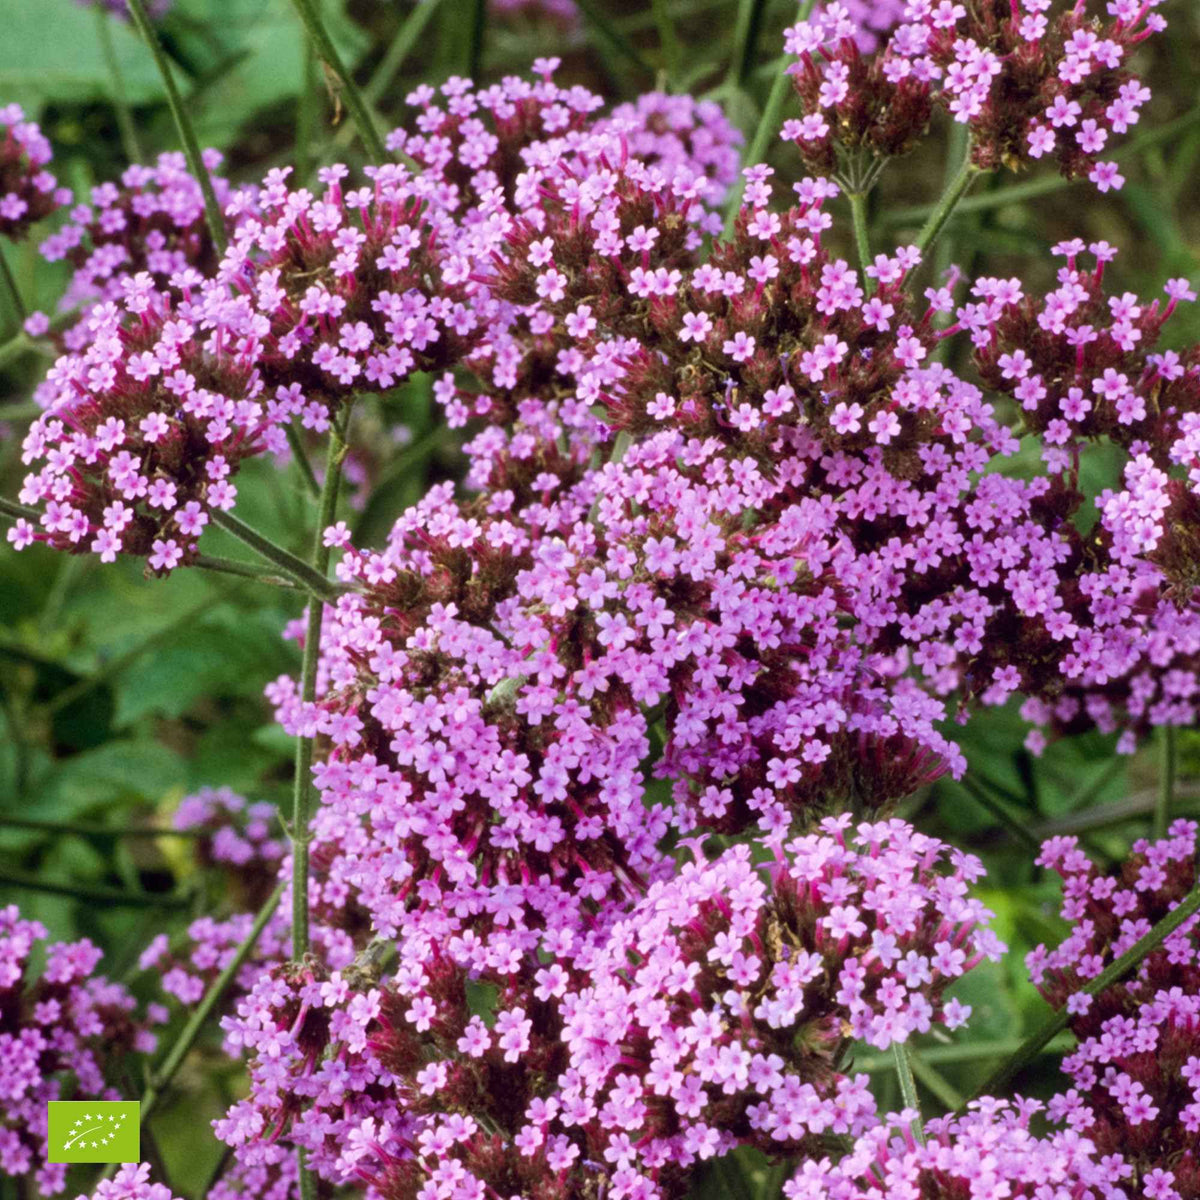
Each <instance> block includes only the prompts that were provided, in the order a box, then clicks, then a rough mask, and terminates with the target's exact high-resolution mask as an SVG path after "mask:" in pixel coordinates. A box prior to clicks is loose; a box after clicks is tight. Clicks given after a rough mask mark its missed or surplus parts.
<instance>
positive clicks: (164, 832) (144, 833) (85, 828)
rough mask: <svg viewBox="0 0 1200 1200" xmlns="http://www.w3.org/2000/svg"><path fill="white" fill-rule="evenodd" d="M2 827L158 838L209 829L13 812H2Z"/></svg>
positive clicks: (191, 835) (90, 835)
mask: <svg viewBox="0 0 1200 1200" xmlns="http://www.w3.org/2000/svg"><path fill="white" fill-rule="evenodd" d="M0 829H31V830H34V831H35V832H37V833H56V834H63V835H64V836H71V837H85V838H98V839H101V840H103V839H104V838H156V837H181V838H195V837H206V836H207V835H208V834H210V833H211V832H212V830H209V829H150V828H147V827H144V826H143V827H140V828H134V829H122V828H111V827H109V826H107V825H86V824H83V823H81V822H78V821H44V820H42V819H40V818H38V817H16V816H13V815H12V814H11V813H0Z"/></svg>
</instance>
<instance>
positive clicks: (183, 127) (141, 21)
mask: <svg viewBox="0 0 1200 1200" xmlns="http://www.w3.org/2000/svg"><path fill="white" fill-rule="evenodd" d="M125 3H126V4H127V5H128V6H129V15H130V16H131V17H132V18H133V23H134V24H135V25H136V26H137V27H138V32H139V33H141V35H142V40H143V41H144V42H145V43H146V45H147V46H148V47H149V48H150V53H151V54H152V55H154V64H155V66H157V67H158V73H159V74H160V75H161V76H162V80H163V86H164V87H165V88H166V89H167V105H168V107H169V108H170V110H171V116H172V117H174V118H175V128H176V129H177V130H178V132H179V140H180V141H181V142H183V153H184V157H185V158H186V159H187V164H188V170H189V171H191V173H192V176H193V177H194V178H195V180H196V182H197V183H198V184H199V185H200V194H201V195H202V196H203V197H204V219H205V222H206V223H207V224H208V232H209V234H210V235H211V237H212V240H213V245H214V246H216V248H217V251H218V252H219V253H221V254H224V252H225V246H226V244H227V242H226V238H225V219H224V217H223V216H222V215H221V206H220V204H218V203H217V193H216V192H215V191H214V190H213V182H212V178H211V177H210V175H209V173H208V168H207V167H206V166H205V165H204V159H203V158H202V157H201V154H200V143H199V142H198V141H196V131H195V129H193V128H192V121H191V118H190V117H189V116H188V114H187V109H185V108H184V106H183V100H182V98H181V97H180V95H179V89H178V88H177V87H176V86H175V76H174V75H173V74H172V73H171V64H170V63H169V62H167V56H166V55H165V54H164V53H163V48H162V46H161V45H160V44H159V41H158V35H157V34H156V33H155V32H154V26H153V25H151V23H150V18H149V16H147V14H146V6H145V4H143V3H142V0H125Z"/></svg>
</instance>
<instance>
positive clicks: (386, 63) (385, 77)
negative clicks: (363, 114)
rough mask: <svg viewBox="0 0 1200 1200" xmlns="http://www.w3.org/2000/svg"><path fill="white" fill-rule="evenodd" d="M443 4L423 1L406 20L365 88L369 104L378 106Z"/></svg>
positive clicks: (429, 0) (434, 0) (428, 0)
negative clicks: (439, 6)
mask: <svg viewBox="0 0 1200 1200" xmlns="http://www.w3.org/2000/svg"><path fill="white" fill-rule="evenodd" d="M441 2H442V0H421V3H420V4H418V5H417V6H416V8H414V9H413V10H412V12H411V13H409V14H408V16H407V17H405V18H404V23H403V24H402V25H401V26H400V29H399V31H398V32H397V33H396V36H395V37H394V38H393V39H392V44H391V45H390V46H389V47H388V48H387V51H386V52H385V53H384V56H383V57H382V58H381V59H380V60H379V65H378V66H377V67H376V68H375V73H374V74H373V75H372V76H371V78H370V79H369V80H368V81H367V86H366V87H365V88H363V96H364V97H365V98H366V100H367V101H368V102H369V103H371V104H377V103H378V102H379V100H380V98H381V97H382V96H383V94H384V92H386V91H387V90H388V88H389V87H391V84H392V80H393V79H395V77H396V72H397V71H399V70H400V68H401V67H402V66H403V65H404V60H405V59H406V58H407V57H408V56H409V54H410V53H411V52H412V49H413V47H414V46H415V45H416V44H417V39H418V38H420V36H421V34H422V33H424V32H425V26H426V25H428V24H429V20H430V18H431V17H432V16H433V14H434V13H435V12H437V8H438V5H439V4H441Z"/></svg>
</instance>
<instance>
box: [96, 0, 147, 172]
mask: <svg viewBox="0 0 1200 1200" xmlns="http://www.w3.org/2000/svg"><path fill="white" fill-rule="evenodd" d="M95 9H96V32H97V35H98V36H99V39H100V49H101V51H102V52H103V54H104V61H105V62H106V63H107V64H108V73H109V75H111V76H112V102H113V108H114V109H115V110H116V114H117V131H118V132H119V133H120V135H121V148H122V149H123V150H124V151H125V157H126V158H127V159H128V160H129V161H130V162H131V163H140V162H142V161H143V155H142V145H141V142H139V141H138V135H137V126H136V125H135V124H134V123H133V113H132V112H131V111H130V108H129V94H128V93H127V92H126V91H125V77H124V76H123V75H122V74H121V63H120V60H119V59H118V58H117V48H116V47H115V46H114V45H113V38H112V26H110V25H109V21H110V20H111V18H110V16H109V13H108V6H107V5H106V4H105V3H104V0H95Z"/></svg>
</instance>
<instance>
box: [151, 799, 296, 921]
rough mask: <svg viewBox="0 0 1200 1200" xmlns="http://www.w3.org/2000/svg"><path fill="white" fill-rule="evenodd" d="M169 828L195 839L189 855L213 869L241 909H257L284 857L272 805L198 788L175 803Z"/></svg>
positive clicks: (284, 842)
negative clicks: (183, 832)
mask: <svg viewBox="0 0 1200 1200" xmlns="http://www.w3.org/2000/svg"><path fill="white" fill-rule="evenodd" d="M173 823H174V826H175V828H176V829H179V830H187V831H189V832H192V833H195V834H197V835H198V836H197V837H196V838H195V840H194V842H193V843H192V849H193V853H194V855H195V857H196V859H197V860H198V863H199V865H200V866H201V868H212V867H216V868H217V869H218V870H219V871H220V873H221V875H222V876H223V877H224V883H225V890H226V891H232V892H234V893H235V894H236V895H237V898H238V900H239V901H240V902H241V905H244V907H246V908H249V909H251V910H253V909H257V908H258V907H259V905H261V904H262V902H263V901H264V900H266V898H267V896H268V895H270V892H271V889H272V888H273V887H274V885H275V879H276V876H277V875H278V874H279V864H280V861H281V860H282V859H283V856H284V854H285V853H286V851H287V839H286V837H284V836H283V829H282V828H281V827H280V825H279V810H278V809H277V808H276V807H275V805H274V804H271V803H269V802H267V801H261V800H260V801H258V802H256V803H250V802H248V801H247V800H246V798H245V797H244V796H239V795H238V794H237V793H236V792H234V791H233V789H232V788H227V787H222V788H202V789H201V790H200V791H199V792H197V793H195V795H191V796H185V797H184V798H183V799H182V800H181V801H180V802H179V807H178V808H177V809H176V810H175V817H174V822H173Z"/></svg>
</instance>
